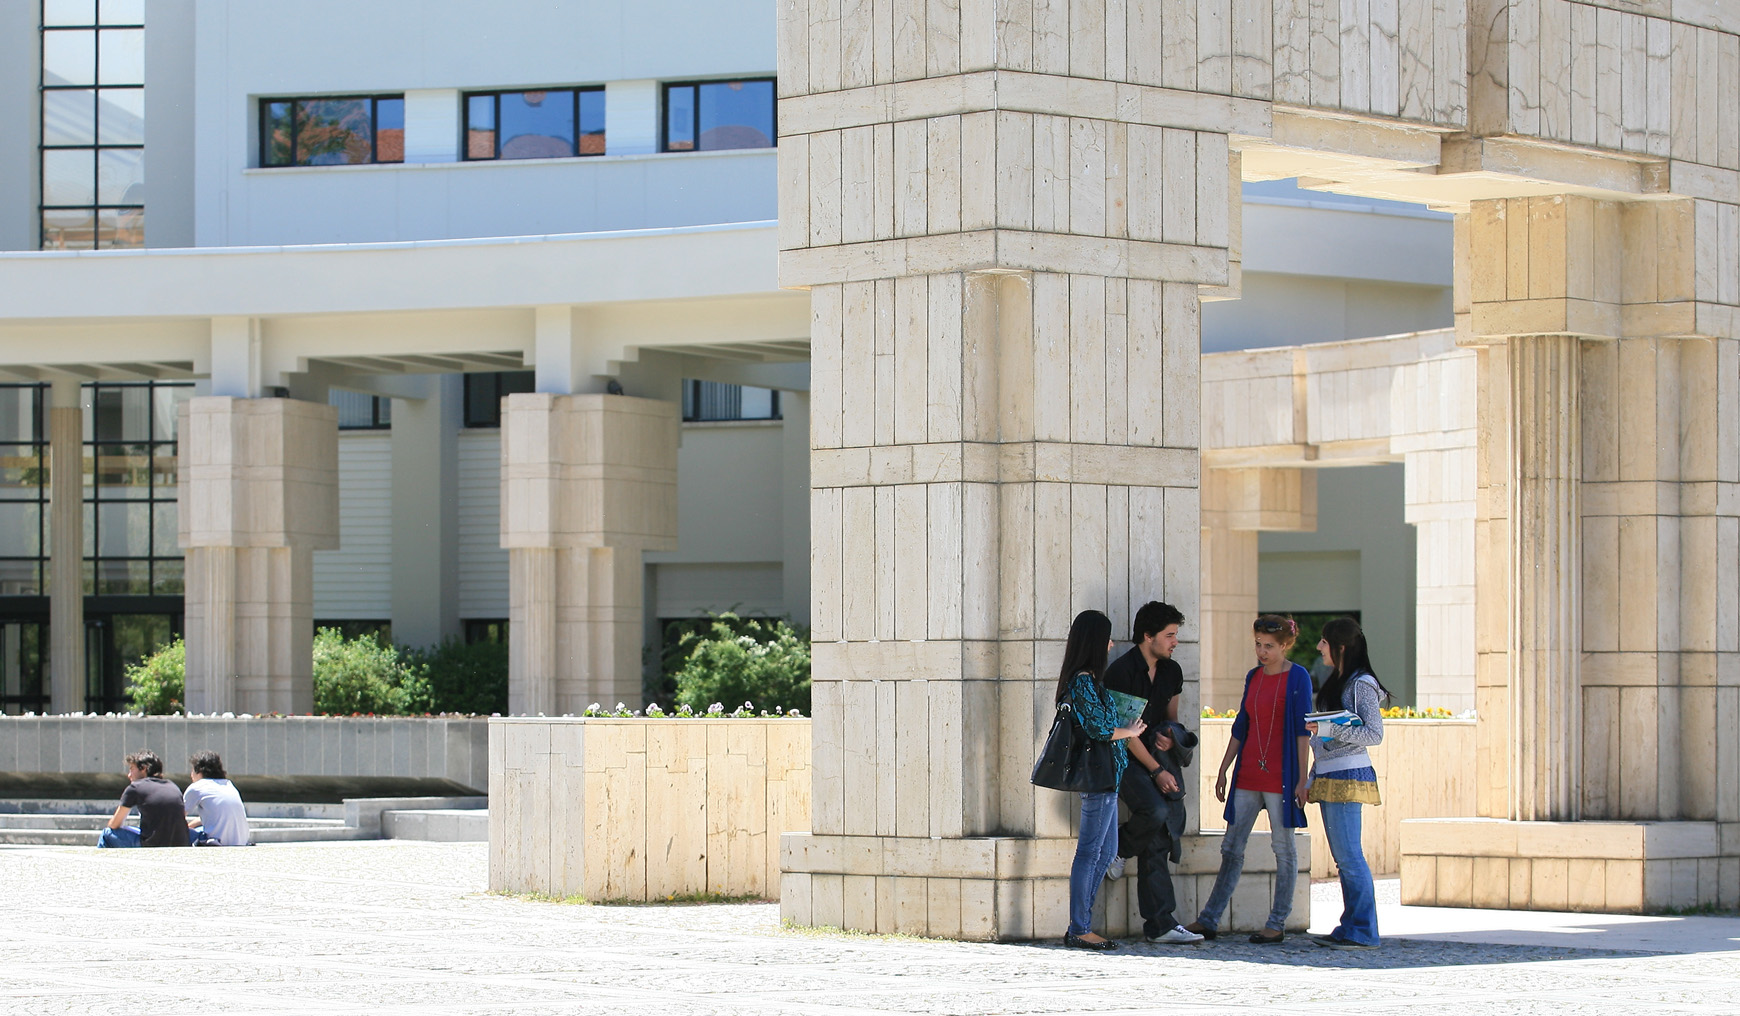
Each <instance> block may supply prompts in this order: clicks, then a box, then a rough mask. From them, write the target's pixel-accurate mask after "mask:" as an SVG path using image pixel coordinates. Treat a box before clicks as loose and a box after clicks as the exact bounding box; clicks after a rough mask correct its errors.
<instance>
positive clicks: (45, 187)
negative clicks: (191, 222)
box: [38, 0, 145, 250]
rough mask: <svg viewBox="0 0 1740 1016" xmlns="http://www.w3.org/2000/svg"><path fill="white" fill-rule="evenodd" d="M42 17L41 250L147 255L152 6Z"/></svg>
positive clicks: (75, 6)
mask: <svg viewBox="0 0 1740 1016" xmlns="http://www.w3.org/2000/svg"><path fill="white" fill-rule="evenodd" d="M42 13H43V28H42V33H41V35H42V67H41V79H40V96H41V106H40V110H41V118H42V119H41V135H40V137H41V178H40V187H41V190H40V191H39V194H40V199H41V201H40V206H39V215H40V218H39V222H38V224H39V226H40V240H39V242H40V245H41V246H42V247H43V249H45V250H92V249H100V248H111V247H142V246H144V245H145V209H144V203H145V179H144V173H145V159H144V144H145V90H144V87H143V85H144V83H145V31H144V29H143V28H142V27H140V25H141V23H142V22H143V19H144V16H145V15H144V4H143V2H142V0H102V2H100V3H98V2H96V0H44V3H43V6H42ZM99 24H101V25H102V26H103V27H101V28H99V27H97V26H98V25H99ZM97 84H100V85H102V86H104V87H102V88H92V87H90V86H92V85H97Z"/></svg>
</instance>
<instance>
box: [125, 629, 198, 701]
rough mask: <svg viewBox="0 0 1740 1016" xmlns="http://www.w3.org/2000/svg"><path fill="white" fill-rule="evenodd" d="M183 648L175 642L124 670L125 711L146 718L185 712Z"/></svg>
mask: <svg viewBox="0 0 1740 1016" xmlns="http://www.w3.org/2000/svg"><path fill="white" fill-rule="evenodd" d="M186 697H187V646H186V645H185V644H184V643H183V642H182V641H181V639H179V638H177V639H176V640H175V641H174V642H171V643H169V644H168V645H166V646H162V647H160V648H159V649H158V650H157V651H156V652H154V653H152V654H151V655H150V656H147V657H145V658H144V659H143V660H141V661H139V662H138V663H136V664H134V665H132V666H130V667H128V668H127V710H128V711H129V712H135V713H144V714H145V715H147V716H167V715H171V714H175V713H182V712H186V711H187V707H186V706H184V705H183V704H182V702H183V700H184V699H185V698H186Z"/></svg>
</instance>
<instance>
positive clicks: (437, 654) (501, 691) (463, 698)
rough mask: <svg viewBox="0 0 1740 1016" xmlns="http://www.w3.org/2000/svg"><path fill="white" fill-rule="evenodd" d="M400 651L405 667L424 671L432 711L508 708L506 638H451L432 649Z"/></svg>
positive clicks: (496, 709)
mask: <svg viewBox="0 0 1740 1016" xmlns="http://www.w3.org/2000/svg"><path fill="white" fill-rule="evenodd" d="M400 652H401V654H402V659H403V661H404V664H405V666H406V668H407V669H409V670H413V671H416V672H418V673H420V674H421V675H422V678H423V681H424V682H425V684H426V686H427V688H428V692H429V701H430V704H429V710H430V711H431V712H436V713H483V714H488V713H505V712H507V702H508V644H507V643H506V642H471V643H466V642H462V641H460V640H459V639H448V640H447V641H445V642H443V643H441V644H440V645H439V646H435V647H433V648H430V649H403V650H400Z"/></svg>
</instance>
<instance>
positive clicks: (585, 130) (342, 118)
mask: <svg viewBox="0 0 1740 1016" xmlns="http://www.w3.org/2000/svg"><path fill="white" fill-rule="evenodd" d="M774 103H775V97H774V87H773V80H772V79H771V78H760V79H753V80H743V81H697V82H684V83H681V84H668V85H665V86H664V105H663V111H664V112H663V115H662V117H661V118H660V122H661V130H660V138H659V147H660V150H661V151H666V152H693V151H701V152H705V151H721V150H724V149H732V148H772V147H773V145H774V140H775V138H776V136H777V135H776V133H775V130H774ZM464 114H465V122H464V125H463V138H464V145H463V157H464V158H465V159H467V160H472V161H475V160H488V159H561V158H572V157H575V156H583V155H603V154H604V153H605V122H604V121H605V112H604V89H603V88H602V87H599V86H592V87H585V88H579V87H576V88H546V89H538V90H532V91H517V92H467V93H465V96H464ZM403 161H405V97H404V95H403V94H402V93H401V94H392V95H354V96H327V97H309V98H272V99H262V100H260V165H262V166H268V167H272V166H345V165H358V164H363V163H391V162H403Z"/></svg>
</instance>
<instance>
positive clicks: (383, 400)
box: [328, 392, 393, 432]
mask: <svg viewBox="0 0 1740 1016" xmlns="http://www.w3.org/2000/svg"><path fill="white" fill-rule="evenodd" d="M355 394H357V395H360V396H362V397H364V398H366V399H368V400H369V422H367V423H345V422H344V418H343V416H342V415H341V416H340V418H339V423H338V429H339V430H340V431H344V432H349V431H367V430H392V429H393V397H392V396H391V395H369V394H368V393H366V392H356V393H355ZM328 401H329V402H330V401H331V400H330V399H329V400H328ZM334 404H335V405H336V403H334Z"/></svg>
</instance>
